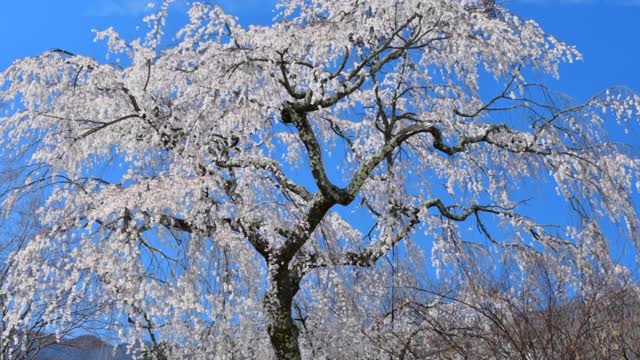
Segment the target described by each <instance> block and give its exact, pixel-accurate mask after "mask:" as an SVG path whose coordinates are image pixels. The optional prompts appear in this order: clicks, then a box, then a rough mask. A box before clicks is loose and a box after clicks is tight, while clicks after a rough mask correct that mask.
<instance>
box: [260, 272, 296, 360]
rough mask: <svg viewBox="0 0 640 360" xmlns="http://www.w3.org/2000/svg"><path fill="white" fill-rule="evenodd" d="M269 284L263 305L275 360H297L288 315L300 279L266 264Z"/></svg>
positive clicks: (292, 327) (294, 332) (291, 322)
mask: <svg viewBox="0 0 640 360" xmlns="http://www.w3.org/2000/svg"><path fill="white" fill-rule="evenodd" d="M285 266H286V265H285ZM269 283H270V287H269V289H267V292H266V293H265V296H264V304H263V305H264V311H265V316H266V320H267V331H268V332H269V337H270V338H271V346H272V347H273V350H274V352H275V354H276V358H277V359H278V360H301V359H302V355H301V353H300V347H299V345H298V329H297V327H296V326H295V324H294V323H293V319H292V318H291V305H292V303H293V297H294V296H295V295H296V293H297V292H298V290H299V289H300V279H298V278H296V277H295V276H294V275H293V273H292V272H291V271H290V270H288V269H286V268H285V269H279V268H277V267H276V266H273V267H272V266H269Z"/></svg>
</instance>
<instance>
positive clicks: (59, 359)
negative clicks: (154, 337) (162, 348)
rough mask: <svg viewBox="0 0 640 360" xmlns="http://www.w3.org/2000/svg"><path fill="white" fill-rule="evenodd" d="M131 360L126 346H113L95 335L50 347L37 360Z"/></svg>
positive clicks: (43, 350)
mask: <svg viewBox="0 0 640 360" xmlns="http://www.w3.org/2000/svg"><path fill="white" fill-rule="evenodd" d="M89 359H91V360H131V359H132V357H131V356H130V355H128V354H127V351H126V348H125V346H124V345H117V346H115V347H114V346H113V345H110V344H108V343H105V342H104V341H102V340H100V339H99V338H98V337H96V336H93V335H83V336H79V337H76V338H73V339H67V340H64V341H62V342H61V343H59V344H55V345H51V346H48V347H46V348H44V349H42V350H41V351H40V353H38V356H36V358H35V360H89Z"/></svg>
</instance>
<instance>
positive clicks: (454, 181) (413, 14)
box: [0, 0, 640, 359]
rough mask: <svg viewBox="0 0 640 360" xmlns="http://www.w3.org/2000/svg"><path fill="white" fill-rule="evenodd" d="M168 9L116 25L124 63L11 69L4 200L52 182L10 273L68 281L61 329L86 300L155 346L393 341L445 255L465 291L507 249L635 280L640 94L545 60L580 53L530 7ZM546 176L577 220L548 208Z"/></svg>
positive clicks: (49, 289)
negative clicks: (419, 288)
mask: <svg viewBox="0 0 640 360" xmlns="http://www.w3.org/2000/svg"><path fill="white" fill-rule="evenodd" d="M169 4H170V2H169V1H167V2H165V3H163V4H162V6H161V7H160V8H159V10H158V11H157V13H155V14H153V15H150V16H148V17H147V18H146V19H145V21H146V22H147V24H148V25H149V27H150V31H149V32H148V34H147V36H146V37H144V38H141V39H135V40H132V41H130V40H126V39H123V38H121V37H120V36H119V35H118V33H117V32H116V31H115V30H113V29H107V30H104V31H99V32H97V33H96V38H97V39H98V40H105V41H106V42H107V43H108V46H109V50H110V54H111V56H112V57H115V58H118V59H121V61H120V62H119V63H115V64H110V63H103V62H99V61H97V60H94V59H92V58H90V57H86V56H82V55H78V54H73V53H70V52H68V51H65V50H52V51H48V52H46V53H44V54H42V55H40V56H37V57H31V58H25V59H21V60H18V61H16V62H14V63H13V64H12V65H11V66H10V67H9V68H8V69H6V70H4V71H3V72H2V75H1V79H2V80H1V81H2V85H0V102H1V103H2V105H3V107H4V108H5V113H4V115H3V117H1V118H0V132H2V134H3V137H2V138H1V139H0V141H1V142H2V146H3V155H7V156H9V155H11V156H18V155H20V156H21V157H22V158H23V159H24V161H23V163H21V164H20V166H21V167H20V169H21V173H22V175H23V177H22V179H23V182H22V183H20V185H16V186H15V187H14V188H13V191H11V192H10V193H8V194H7V195H6V196H4V205H3V207H4V209H5V211H6V212H7V213H8V214H10V213H11V211H12V208H13V206H14V205H15V204H17V203H19V202H20V199H21V197H22V196H23V194H25V193H29V192H33V191H42V192H43V193H44V194H45V195H46V196H47V201H46V204H44V205H43V206H42V207H41V208H40V209H39V210H38V211H37V212H36V214H37V216H38V219H39V224H40V225H41V226H43V228H44V229H46V231H41V232H39V233H38V234H37V235H36V236H34V237H32V238H31V239H30V240H29V241H28V243H27V244H26V245H25V246H24V247H22V248H21V249H20V251H17V252H15V253H14V254H13V257H12V258H13V259H14V261H15V264H14V266H13V267H12V271H11V272H10V273H9V274H7V279H6V283H5V284H4V288H3V291H4V292H6V291H8V289H11V291H12V294H14V297H13V300H12V301H14V302H15V303H20V302H21V301H23V299H26V298H32V297H34V296H37V298H39V299H47V298H49V297H50V296H54V295H55V294H60V293H62V292H64V293H65V294H66V295H65V299H66V300H65V304H66V306H62V307H55V308H50V309H47V311H48V312H47V314H46V316H47V319H50V322H49V323H50V324H51V325H52V326H54V327H59V328H63V327H64V325H65V324H66V323H68V322H71V321H74V319H73V316H72V312H71V311H69V309H71V308H73V306H74V304H77V303H79V302H82V301H90V302H92V303H94V304H96V306H98V308H100V309H103V311H102V315H101V316H103V317H104V318H108V319H110V323H111V324H112V328H111V329H110V330H113V331H114V332H116V333H118V334H119V335H120V337H121V339H123V340H127V342H128V343H129V344H130V345H131V348H132V349H134V348H135V347H136V346H140V345H141V344H146V346H147V347H149V349H150V353H153V354H155V355H154V356H156V357H158V358H172V357H175V358H181V357H183V356H187V355H188V356H189V357H190V358H221V359H222V358H256V357H260V358H264V357H268V356H271V355H268V354H271V352H273V354H274V356H275V357H276V358H277V359H301V358H303V357H305V358H323V357H324V358H335V357H336V356H345V357H349V356H351V358H357V357H362V358H375V357H379V356H383V355H384V354H380V353H376V352H375V351H374V350H372V349H374V347H372V346H371V341H370V340H371V338H370V337H367V331H364V330H363V329H374V328H375V329H378V330H377V331H379V332H382V333H384V332H385V331H387V330H386V329H388V326H389V325H388V323H386V322H385V321H382V322H377V320H375V319H373V318H372V316H371V314H375V313H382V312H384V311H382V309H384V308H388V301H387V300H386V299H391V303H392V305H391V309H392V310H391V313H390V314H391V318H394V317H395V315H394V314H395V313H394V311H395V308H394V306H395V305H393V304H394V302H395V299H399V298H402V297H403V296H405V297H408V296H410V295H409V293H408V292H406V291H405V292H404V293H403V292H402V291H400V290H401V289H400V288H398V287H397V286H396V285H397V284H399V283H400V282H401V283H402V284H405V285H406V284H417V283H418V282H420V281H423V280H421V277H420V276H419V275H418V272H417V271H413V270H412V269H414V270H415V269H417V268H422V267H424V266H426V264H428V267H433V269H435V272H432V273H431V276H436V275H437V276H439V277H440V278H441V279H445V280H446V281H447V282H449V283H457V284H463V285H464V287H465V288H466V289H473V287H474V286H477V285H478V284H480V283H481V281H480V276H479V274H481V273H483V272H482V271H490V269H491V267H492V266H497V265H496V264H499V263H501V261H503V260H505V259H507V260H509V261H513V262H514V263H515V264H517V266H515V268H516V269H517V270H516V271H514V272H513V273H512V276H514V278H517V277H518V276H521V277H526V276H527V273H528V272H527V271H528V270H527V269H530V268H531V267H532V266H533V265H532V264H536V263H538V262H539V261H542V260H543V261H544V262H545V264H547V266H548V269H549V270H548V271H550V272H552V273H553V274H554V276H558V277H561V278H562V279H564V280H565V281H566V282H567V284H569V285H568V286H571V287H572V289H573V291H586V290H588V288H589V284H590V281H589V279H592V278H593V277H594V276H604V277H607V278H609V279H613V280H615V279H616V278H618V277H625V278H628V271H627V270H626V268H625V267H624V266H623V265H622V264H619V263H616V262H615V261H613V260H612V257H611V256H610V251H609V245H610V243H609V241H608V238H607V231H606V228H608V227H611V226H618V227H619V228H620V232H619V237H620V238H621V239H623V241H626V242H629V243H630V244H632V245H633V246H637V245H638V241H640V229H639V226H640V222H639V221H638V217H637V214H636V209H635V205H634V194H635V192H636V191H637V190H638V185H639V184H640V183H638V182H637V181H638V170H639V169H638V167H639V166H640V158H639V157H638V154H637V152H636V151H635V149H634V148H633V147H632V146H629V145H624V144H622V143H621V142H620V141H618V140H617V138H619V137H620V136H621V135H620V134H621V131H618V130H613V129H622V130H625V131H633V130H634V129H635V128H636V127H637V124H636V123H635V121H636V119H637V117H638V113H640V98H639V97H638V96H637V95H635V94H634V93H633V92H632V91H630V90H628V89H625V88H612V89H608V90H605V91H603V92H602V93H598V94H596V95H594V96H593V97H592V98H590V99H588V100H587V101H586V102H582V103H579V102H574V101H571V100H570V99H567V98H566V97H563V96H560V95H558V94H556V93H555V92H553V91H552V90H551V89H549V88H548V87H547V86H546V85H545V84H543V83H540V82H537V81H536V82H532V81H530V80H529V79H530V78H535V79H540V78H541V77H542V78H552V77H557V76H559V75H558V67H559V65H560V64H561V63H563V62H572V61H574V60H577V59H580V54H579V52H578V51H577V50H576V49H575V48H574V47H572V46H569V45H567V44H565V43H563V42H561V41H559V40H557V39H555V38H554V37H553V36H551V35H548V34H546V33H545V32H544V31H543V30H542V29H541V28H540V27H539V26H538V25H537V24H536V23H535V22H534V21H531V20H524V19H521V18H519V17H518V16H516V15H514V14H512V13H511V12H510V11H509V10H507V9H506V8H504V7H502V6H500V5H497V4H495V3H494V2H493V1H472V0H467V1H461V0H367V1H361V0H339V1H338V0H282V1H280V3H279V4H278V8H277V15H276V17H275V19H274V21H273V23H272V24H270V25H260V26H258V25H253V26H248V27H247V26H242V25H240V24H239V22H238V21H237V19H236V18H234V17H233V16H230V15H228V14H226V13H224V12H223V11H222V10H221V9H220V8H219V7H217V6H215V5H209V4H205V3H194V4H193V5H192V6H191V8H190V10H189V22H188V24H186V25H185V26H184V27H183V28H182V29H181V30H180V31H179V32H177V34H175V41H172V45H170V46H167V45H165V44H166V41H164V42H163V39H164V38H165V37H164V31H165V22H166V18H167V16H168V15H169V11H168V9H169ZM608 132H611V134H612V135H611V137H609V136H608V135H607V133H608ZM536 182H543V183H545V184H546V185H542V186H539V187H538V188H537V189H536V190H532V188H533V186H532V185H535V184H536ZM540 188H542V190H543V191H542V192H544V191H547V190H550V191H549V195H548V196H549V197H550V198H552V199H554V200H553V201H555V202H556V204H558V205H557V206H558V207H560V208H563V207H566V208H567V211H569V212H571V213H573V214H575V215H576V216H575V218H576V219H578V220H577V221H576V222H575V223H574V224H564V223H558V224H555V225H557V226H551V225H548V224H546V223H543V222H542V221H540V220H537V219H536V216H535V214H531V212H530V211H529V212H528V211H527V208H526V206H525V205H526V203H527V200H528V199H530V198H532V197H536V196H540V195H539V193H540ZM547 206H549V207H551V206H555V205H551V204H549V205H547ZM470 227H471V229H470V230H469V228H470ZM474 234H475V235H474ZM478 234H480V236H478ZM429 251H430V256H427V255H428V254H427V252H429ZM391 255H394V256H395V258H394V259H396V260H394V261H395V263H394V262H392V267H394V269H395V270H394V271H395V272H394V273H393V275H392V277H391V279H389V274H388V272H387V271H383V270H381V269H382V268H383V267H385V266H386V261H387V259H390V256H391ZM398 259H399V260H398ZM487 269H489V270H487ZM396 270H397V271H396ZM389 283H391V284H392V286H387V285H386V284H389ZM389 291H394V293H393V294H391V297H389V296H388V292H389ZM518 292H519V287H518V286H517V285H514V287H513V288H512V291H511V293H512V294H513V296H514V297H517V296H518ZM400 316H401V312H398V317H400ZM383 320H384V319H383ZM392 326H404V327H403V328H402V329H403V331H406V332H410V326H411V322H410V321H408V320H407V321H406V323H405V324H404V325H392ZM301 334H302V336H301ZM367 339H369V340H367ZM367 341H369V342H367ZM339 343H340V344H343V345H344V347H343V348H342V347H341V348H342V349H346V348H347V347H348V346H349V345H350V346H351V347H352V348H351V350H349V351H353V352H352V353H350V354H351V355H349V356H347V355H348V354H347V353H342V354H335V355H330V352H331V349H330V348H331V347H332V346H337V345H336V344H339ZM340 346H342V345H340ZM403 356H404V355H403Z"/></svg>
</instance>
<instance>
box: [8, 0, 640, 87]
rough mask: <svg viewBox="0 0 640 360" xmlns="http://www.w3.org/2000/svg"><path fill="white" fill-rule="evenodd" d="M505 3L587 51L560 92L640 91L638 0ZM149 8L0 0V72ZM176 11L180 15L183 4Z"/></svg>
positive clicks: (132, 2) (131, 23) (252, 14)
mask: <svg viewBox="0 0 640 360" xmlns="http://www.w3.org/2000/svg"><path fill="white" fill-rule="evenodd" d="M180 1H181V0H178V1H177V2H178V3H179V2H180ZM212 1H213V2H216V0H212ZM217 2H219V3H221V5H222V6H223V7H224V8H225V9H227V10H228V11H231V12H232V13H234V14H236V15H238V16H239V17H240V20H241V21H242V22H243V23H245V24H247V23H252V22H262V23H265V22H269V21H270V19H271V17H272V15H273V13H272V11H271V9H272V5H273V3H275V0H221V1H217ZM503 2H504V4H505V5H506V6H507V7H509V8H511V9H512V10H514V11H515V12H516V13H518V14H519V15H521V16H522V17H526V18H532V19H535V20H536V21H538V22H539V23H540V24H542V25H543V27H544V28H545V29H546V30H547V31H548V32H550V33H552V34H554V35H556V37H558V38H559V39H561V40H563V41H566V42H569V43H571V44H574V45H576V46H577V47H578V49H579V50H580V51H582V53H583V54H584V58H585V60H584V62H582V63H578V64H573V65H567V66H564V67H562V68H561V79H560V81H559V82H558V83H555V84H552V85H553V87H554V88H556V89H557V90H560V91H562V92H565V93H567V94H569V95H573V96H575V97H576V98H578V99H583V98H586V97H588V96H589V95H590V94H592V93H594V92H596V91H598V90H601V89H602V88H605V87H607V86H611V85H627V86H630V87H631V88H633V89H635V90H636V91H640V69H639V64H640V61H639V59H640V0H504V1H503ZM147 3H148V0H56V1H51V0H4V1H2V2H0V69H4V68H6V67H7V66H8V65H9V64H10V63H11V62H12V61H13V60H15V59H17V58H21V57H25V56H32V55H37V54H39V53H41V52H43V51H45V50H48V49H51V48H63V49H66V50H69V51H73V52H78V53H83V54H88V55H93V56H95V57H98V58H100V57H101V55H102V54H103V53H104V50H105V47H104V46H103V45H100V44H95V43H93V42H92V39H93V33H92V32H91V29H104V28H106V27H108V26H114V27H115V28H116V30H119V31H121V32H122V33H124V34H127V35H130V36H135V35H136V33H137V34H139V35H142V34H143V33H144V30H145V28H144V25H143V26H141V27H140V30H138V31H136V26H137V25H140V24H141V22H140V21H139V20H140V18H141V17H142V16H143V15H144V12H145V10H146V4H147ZM177 8H178V9H177V12H180V11H181V10H182V11H183V10H184V9H185V6H184V5H178V6H177ZM180 8H182V9H180ZM174 15H175V12H174ZM175 18H176V17H175V16H174V19H175Z"/></svg>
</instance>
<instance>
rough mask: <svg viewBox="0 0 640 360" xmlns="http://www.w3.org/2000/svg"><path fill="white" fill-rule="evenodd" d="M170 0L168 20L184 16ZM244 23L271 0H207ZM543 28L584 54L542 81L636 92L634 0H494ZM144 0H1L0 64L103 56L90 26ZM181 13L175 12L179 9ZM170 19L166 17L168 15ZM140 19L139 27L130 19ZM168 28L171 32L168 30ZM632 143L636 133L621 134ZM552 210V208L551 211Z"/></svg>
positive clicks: (133, 9)
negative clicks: (59, 55) (55, 52)
mask: <svg viewBox="0 0 640 360" xmlns="http://www.w3.org/2000/svg"><path fill="white" fill-rule="evenodd" d="M181 1H183V0H177V3H178V5H176V6H174V10H175V11H174V12H173V13H172V16H173V18H171V17H170V19H169V22H170V26H171V24H172V23H173V24H174V25H175V24H176V23H180V22H182V21H184V20H185V17H184V16H185V15H184V12H185V10H186V6H185V5H184V3H182V4H181V3H180V2H181ZM209 1H211V2H218V3H220V4H221V5H222V6H223V7H224V8H225V9H226V10H228V11H230V12H232V13H233V14H235V15H237V16H238V17H239V18H240V20H241V22H242V23H243V24H250V23H256V22H258V23H268V22H269V21H270V20H271V18H272V16H273V12H272V8H273V4H274V3H275V1H276V0H209ZM500 1H501V2H502V3H504V4H505V5H506V6H507V7H508V8H510V9H512V10H513V11H514V12H515V13H517V14H519V15H520V16H521V17H524V18H531V19H534V20H536V21H538V22H539V23H540V24H541V25H542V26H543V28H544V29H546V31H547V32H549V33H551V34H554V35H555V36H556V37H557V38H559V39H560V40H562V41H565V42H568V43H570V44H573V45H576V46H577V47H578V49H579V50H580V51H581V52H582V53H583V55H584V61H582V62H578V63H575V64H571V65H569V64H568V65H565V66H562V67H561V71H560V74H561V78H560V80H558V81H551V83H549V85H550V86H551V87H552V88H554V89H556V90H558V91H561V92H563V93H566V94H568V95H570V96H573V97H574V98H576V99H577V100H584V99H586V98H588V97H589V96H590V95H592V94H594V93H595V92H598V91H600V90H602V89H604V88H606V87H609V86H614V85H626V86H629V87H630V88H632V89H634V90H635V91H637V92H640V0H500ZM147 3H148V0H55V1H54V0H0V69H4V68H6V67H7V66H8V65H9V64H10V63H11V62H12V61H14V60H16V59H18V58H21V57H25V56H33V55H37V54H39V53H42V52H43V51H46V50H49V49H52V48H62V49H65V50H69V51H72V52H75V53H82V54H85V55H90V56H93V57H96V58H98V59H102V58H103V55H104V52H105V50H106V47H105V46H104V44H95V43H94V42H93V36H94V35H93V33H92V32H91V29H98V30H102V29H105V28H107V27H109V26H113V27H114V28H115V29H116V30H118V31H119V32H121V33H122V34H123V35H125V36H126V37H128V38H133V37H137V36H143V35H144V33H145V30H146V28H145V25H144V24H143V23H142V22H141V21H140V20H141V18H142V16H144V14H145V11H147V10H146V4H147ZM180 13H182V14H180ZM172 19H173V21H172ZM137 26H140V28H139V30H136V27H137ZM169 33H170V32H169ZM627 141H628V142H631V143H633V144H636V145H637V144H639V143H640V139H637V138H632V139H627ZM555 215H557V214H555V213H554V216H555Z"/></svg>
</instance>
